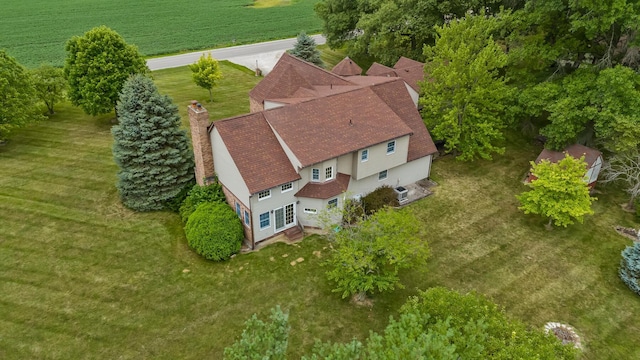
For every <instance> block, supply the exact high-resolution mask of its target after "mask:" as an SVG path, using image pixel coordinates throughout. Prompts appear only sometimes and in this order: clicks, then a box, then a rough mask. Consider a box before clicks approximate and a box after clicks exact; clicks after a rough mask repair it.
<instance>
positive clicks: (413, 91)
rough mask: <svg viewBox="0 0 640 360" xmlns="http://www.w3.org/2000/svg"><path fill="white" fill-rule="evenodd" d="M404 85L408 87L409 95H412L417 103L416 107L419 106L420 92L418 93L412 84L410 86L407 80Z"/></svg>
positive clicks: (412, 98)
mask: <svg viewBox="0 0 640 360" xmlns="http://www.w3.org/2000/svg"><path fill="white" fill-rule="evenodd" d="M404 86H406V87H407V91H408V92H409V95H410V96H411V100H413V103H414V104H415V105H416V108H417V107H418V99H419V98H420V94H418V92H417V91H415V90H413V88H412V87H411V86H409V84H407V83H406V82H405V83H404Z"/></svg>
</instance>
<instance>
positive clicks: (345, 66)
mask: <svg viewBox="0 0 640 360" xmlns="http://www.w3.org/2000/svg"><path fill="white" fill-rule="evenodd" d="M331 72H332V73H334V74H338V75H340V76H356V75H362V68H361V67H360V66H358V64H356V63H355V62H354V61H353V60H351V59H349V57H348V56H347V57H345V58H344V59H342V61H340V62H339V63H338V64H337V65H336V66H334V67H333V69H331Z"/></svg>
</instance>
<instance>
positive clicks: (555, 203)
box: [517, 154, 595, 227]
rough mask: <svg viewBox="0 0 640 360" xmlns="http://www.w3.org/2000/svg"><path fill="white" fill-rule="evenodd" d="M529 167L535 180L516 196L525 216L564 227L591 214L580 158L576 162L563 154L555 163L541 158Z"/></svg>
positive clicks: (582, 163) (587, 189)
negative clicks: (541, 218) (538, 216)
mask: <svg viewBox="0 0 640 360" xmlns="http://www.w3.org/2000/svg"><path fill="white" fill-rule="evenodd" d="M531 166H532V168H531V174H533V176H534V177H535V179H534V180H532V181H531V182H530V183H529V184H527V185H528V186H529V187H531V190H530V191H527V192H525V193H522V194H520V195H518V196H517V198H518V200H520V203H521V204H522V205H521V206H520V207H519V209H520V210H523V211H524V213H525V214H538V215H541V216H543V217H545V218H548V219H549V224H548V225H551V224H552V223H553V224H555V225H556V226H564V227H566V226H567V225H571V224H573V223H574V220H576V221H578V222H580V223H582V221H583V217H584V215H588V214H593V210H592V209H591V203H592V202H593V200H595V198H592V197H591V196H590V195H589V188H588V187H587V184H586V183H585V182H584V178H585V175H586V173H587V167H586V162H585V161H584V156H583V157H582V158H580V159H576V158H574V157H572V156H570V155H569V154H566V156H565V157H564V159H562V160H560V161H559V162H557V163H552V162H550V161H549V160H547V159H543V160H542V161H541V162H540V163H538V164H536V163H534V162H531Z"/></svg>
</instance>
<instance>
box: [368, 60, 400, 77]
mask: <svg viewBox="0 0 640 360" xmlns="http://www.w3.org/2000/svg"><path fill="white" fill-rule="evenodd" d="M367 76H393V77H398V74H397V73H396V71H395V70H394V69H392V68H390V67H388V66H384V65H382V64H379V63H377V62H374V63H373V64H371V66H370V67H369V70H367Z"/></svg>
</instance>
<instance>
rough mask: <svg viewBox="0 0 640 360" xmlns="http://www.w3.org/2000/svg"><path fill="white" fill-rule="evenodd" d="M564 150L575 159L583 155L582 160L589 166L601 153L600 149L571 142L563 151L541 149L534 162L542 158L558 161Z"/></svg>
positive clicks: (562, 157) (561, 157)
mask: <svg viewBox="0 0 640 360" xmlns="http://www.w3.org/2000/svg"><path fill="white" fill-rule="evenodd" d="M565 152H567V153H569V155H571V156H572V157H574V158H576V159H579V158H581V157H582V155H584V160H585V162H586V163H587V166H588V167H591V165H593V163H595V162H596V159H598V157H599V156H601V155H602V154H601V153H600V151H598V150H596V149H592V148H590V147H586V146H584V145H580V144H573V145H570V146H568V147H567V148H565V149H564V151H552V150H549V149H544V150H542V152H541V153H540V155H538V158H537V159H536V164H537V163H539V162H540V161H542V159H547V160H549V161H550V162H552V163H555V162H558V161H560V160H562V159H564V153H565Z"/></svg>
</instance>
